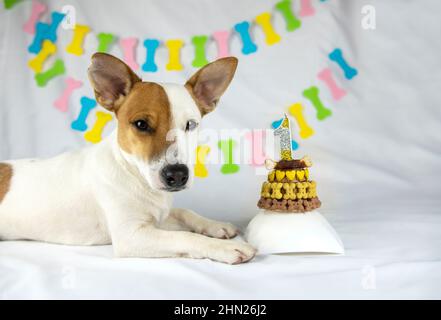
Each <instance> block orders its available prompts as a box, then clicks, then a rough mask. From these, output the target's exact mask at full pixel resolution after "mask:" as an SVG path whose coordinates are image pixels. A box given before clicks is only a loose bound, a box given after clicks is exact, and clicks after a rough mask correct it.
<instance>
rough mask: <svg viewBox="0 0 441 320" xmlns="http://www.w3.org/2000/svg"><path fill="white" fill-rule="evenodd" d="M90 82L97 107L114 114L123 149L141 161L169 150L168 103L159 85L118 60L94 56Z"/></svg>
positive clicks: (102, 55)
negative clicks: (141, 77)
mask: <svg viewBox="0 0 441 320" xmlns="http://www.w3.org/2000/svg"><path fill="white" fill-rule="evenodd" d="M89 79H90V81H91V83H92V86H93V88H94V90H95V96H96V99H97V101H98V103H99V104H101V105H102V106H103V107H104V108H106V109H108V110H110V111H113V112H115V114H116V117H117V119H118V143H119V145H120V147H121V149H122V150H124V151H125V152H127V153H129V154H131V155H135V156H136V157H137V158H139V159H142V160H144V161H148V160H150V159H154V158H155V157H157V156H158V155H160V154H161V153H162V152H164V151H165V149H166V148H167V147H168V145H169V143H167V141H166V135H167V132H168V131H169V130H170V126H171V114H170V113H171V111H170V103H169V101H168V98H167V94H166V92H165V90H164V89H163V87H162V86H160V85H159V84H156V83H152V82H141V79H140V78H139V77H138V76H137V75H136V74H135V73H134V72H133V71H132V70H131V69H130V68H129V67H128V66H127V65H126V64H125V63H124V62H123V61H121V60H120V59H118V58H115V57H113V56H111V55H108V54H105V53H95V54H94V55H93V56H92V65H91V66H90V67H89Z"/></svg>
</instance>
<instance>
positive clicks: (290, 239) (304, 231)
mask: <svg viewBox="0 0 441 320" xmlns="http://www.w3.org/2000/svg"><path fill="white" fill-rule="evenodd" d="M245 238H246V240H247V241H248V243H250V244H251V245H252V246H254V247H255V248H256V249H257V250H258V253H259V254H281V253H328V254H329V253H331V254H344V247H343V243H342V241H341V240H340V237H339V236H338V234H337V232H335V230H334V228H333V227H332V226H331V225H330V224H329V223H328V221H326V219H325V218H324V217H323V216H322V215H321V214H320V213H319V212H318V211H316V210H314V211H311V212H306V213H304V214H303V213H274V212H268V211H266V210H261V212H260V213H259V214H258V215H256V216H255V217H254V218H253V219H252V220H251V222H250V223H249V224H248V227H247V229H246V231H245Z"/></svg>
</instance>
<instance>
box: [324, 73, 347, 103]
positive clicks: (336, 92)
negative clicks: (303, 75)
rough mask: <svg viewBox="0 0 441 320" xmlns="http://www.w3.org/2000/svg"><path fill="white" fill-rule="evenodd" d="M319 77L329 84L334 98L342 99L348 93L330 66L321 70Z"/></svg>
mask: <svg viewBox="0 0 441 320" xmlns="http://www.w3.org/2000/svg"><path fill="white" fill-rule="evenodd" d="M317 77H318V78H319V79H320V80H322V81H323V82H324V83H325V84H326V85H327V86H328V88H329V90H330V91H331V94H332V97H333V98H334V100H340V99H341V98H343V97H344V96H345V95H346V93H347V92H346V90H344V89H343V88H340V87H339V86H338V85H337V83H336V82H335V79H334V77H333V75H332V71H331V69H329V68H326V69H323V70H322V71H320V72H319V74H318V75H317Z"/></svg>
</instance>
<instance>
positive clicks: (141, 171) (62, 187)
mask: <svg viewBox="0 0 441 320" xmlns="http://www.w3.org/2000/svg"><path fill="white" fill-rule="evenodd" d="M236 67H237V59H236V58H233V57H228V58H223V59H219V60H217V61H215V62H212V63H210V64H208V65H206V66H205V67H203V68H202V69H200V70H199V71H198V72H197V73H196V74H195V75H193V76H192V77H191V78H190V80H188V81H187V83H186V84H185V85H184V86H182V85H176V84H159V83H153V82H143V81H142V80H141V79H140V78H139V77H138V76H137V75H136V74H135V73H134V72H133V71H132V70H131V69H130V68H129V67H128V66H127V65H126V64H125V63H124V62H122V61H121V60H119V59H117V58H115V57H113V56H111V55H108V54H104V53H96V54H94V55H93V56H92V63H91V66H90V67H89V69H88V75H89V79H90V82H91V84H92V86H93V88H94V91H95V97H96V100H97V101H98V103H99V104H100V105H101V106H103V107H104V108H106V109H107V110H109V111H111V112H114V113H115V115H116V118H117V120H118V126H117V129H116V130H115V132H114V133H113V134H111V135H110V136H109V137H108V138H107V139H105V140H104V141H103V142H102V143H100V144H97V145H94V146H90V147H87V148H84V149H81V150H79V151H74V152H69V153H65V154H62V155H59V156H57V157H55V158H52V159H47V160H17V161H6V162H3V163H0V239H1V240H19V239H26V240H37V241H45V242H51V243H59V244H68V245H106V244H112V245H113V251H114V254H115V256H117V257H146V258H150V257H190V258H209V259H212V260H216V261H220V262H225V263H229V264H237V263H242V262H246V261H249V260H250V259H252V258H253V257H254V255H255V253H256V250H255V249H254V248H253V247H251V246H250V245H249V244H246V243H241V242H237V241H233V240H229V239H230V238H232V237H234V236H236V235H237V233H238V229H237V228H236V227H234V226H233V225H231V224H228V223H222V222H217V221H213V220H209V219H206V218H203V217H201V216H199V215H197V214H196V213H194V212H192V211H190V210H186V209H177V208H172V207H171V204H172V201H171V200H172V196H171V192H175V191H179V190H183V189H185V188H187V187H189V186H190V185H191V183H192V180H193V172H192V171H193V168H192V166H191V165H190V159H189V158H190V157H188V156H186V152H185V150H184V149H190V148H191V147H190V148H189V146H193V150H195V148H196V143H197V132H198V125H199V122H200V121H201V118H202V117H203V116H204V115H206V114H207V113H209V112H211V111H213V110H214V109H215V107H216V105H217V103H218V101H219V98H220V97H221V95H222V94H223V93H224V92H225V90H226V89H227V87H228V85H229V84H230V82H231V80H232V78H233V76H234V73H235V71H236ZM170 132H175V133H176V134H175V135H173V139H169V135H170Z"/></svg>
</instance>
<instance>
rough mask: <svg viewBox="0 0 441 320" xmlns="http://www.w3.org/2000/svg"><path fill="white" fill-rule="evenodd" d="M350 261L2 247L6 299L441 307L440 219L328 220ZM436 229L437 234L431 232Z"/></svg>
mask: <svg viewBox="0 0 441 320" xmlns="http://www.w3.org/2000/svg"><path fill="white" fill-rule="evenodd" d="M327 217H328V219H329V220H330V221H331V223H332V224H333V225H334V226H335V228H336V229H337V231H338V232H339V234H340V235H341V237H342V239H343V241H344V242H345V244H346V255H345V256H258V257H257V258H256V259H255V260H253V261H252V262H251V263H247V264H243V265H236V266H230V265H224V264H220V263H216V262H211V261H208V260H189V259H113V258H112V252H111V247H110V246H104V247H89V248H88V247H64V246H57V245H49V244H41V243H33V242H10V243H0V253H1V264H0V274H1V275H2V276H1V277H0V291H1V296H0V297H1V298H3V299H6V298H29V299H37V298H47V299H54V298H58V299H63V298H67V299H79V298H85V299H96V298H98V299H101V298H112V299H113V298H118V299H142V298H146V299H221V298H222V299H241V298H242V299H243V298H247V299H254V298H256V299H325V298H326V299H340V298H345V299H391V298H403V299H421V298H436V299H439V298H441V290H440V284H441V274H440V270H441V254H440V250H439V248H440V246H441V235H440V232H439V225H440V223H441V217H440V214H439V212H436V211H426V212H424V211H423V210H422V209H417V208H416V209H414V210H406V209H404V208H401V209H400V210H390V209H389V208H385V209H376V210H375V209H369V210H367V209H362V210H357V215H355V214H354V211H347V212H338V214H337V213H333V214H331V213H329V214H328V215H327ZM434 226H438V227H434Z"/></svg>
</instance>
